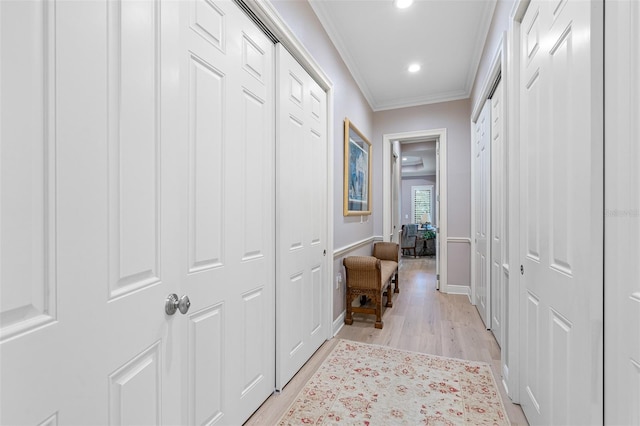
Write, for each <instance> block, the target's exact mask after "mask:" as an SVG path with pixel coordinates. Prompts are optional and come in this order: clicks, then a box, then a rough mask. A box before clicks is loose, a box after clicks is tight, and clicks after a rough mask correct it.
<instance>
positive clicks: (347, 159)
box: [343, 118, 372, 216]
mask: <svg viewBox="0 0 640 426" xmlns="http://www.w3.org/2000/svg"><path fill="white" fill-rule="evenodd" d="M371 153H372V147H371V142H369V140H368V139H367V138H366V137H365V136H364V135H363V134H362V132H360V130H358V128H357V127H356V126H354V125H353V123H351V121H350V120H349V119H348V118H345V119H344V179H343V180H344V203H343V206H344V207H343V212H344V216H362V215H370V214H371V164H372V155H371Z"/></svg>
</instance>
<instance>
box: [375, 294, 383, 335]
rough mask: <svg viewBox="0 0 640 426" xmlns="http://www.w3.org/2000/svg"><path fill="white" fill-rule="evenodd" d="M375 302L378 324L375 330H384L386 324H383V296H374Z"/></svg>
mask: <svg viewBox="0 0 640 426" xmlns="http://www.w3.org/2000/svg"><path fill="white" fill-rule="evenodd" d="M374 302H375V304H376V305H375V306H376V324H375V326H374V327H375V328H378V329H382V327H383V326H384V324H383V323H382V294H379V295H377V296H374Z"/></svg>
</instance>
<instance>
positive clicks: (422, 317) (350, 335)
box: [245, 257, 527, 425]
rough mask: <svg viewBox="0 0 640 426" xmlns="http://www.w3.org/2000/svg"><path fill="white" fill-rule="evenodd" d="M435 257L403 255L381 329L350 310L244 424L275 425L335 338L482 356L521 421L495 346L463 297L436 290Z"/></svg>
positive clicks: (515, 421) (520, 422) (511, 414)
mask: <svg viewBox="0 0 640 426" xmlns="http://www.w3.org/2000/svg"><path fill="white" fill-rule="evenodd" d="M435 268H436V264H435V259H434V258H428V257H425V258H417V259H413V258H410V257H403V258H402V260H401V263H400V277H399V280H400V294H397V295H395V297H394V301H393V308H385V311H384V312H383V316H382V319H383V321H384V328H383V329H382V330H376V329H375V328H374V327H373V323H374V317H373V316H372V315H363V314H354V322H353V325H350V326H347V325H345V326H344V327H343V328H342V329H341V330H340V332H339V333H338V335H337V336H336V338H334V339H332V340H329V341H327V342H325V344H324V345H323V346H322V347H320V349H318V351H317V352H316V353H315V354H314V356H313V357H312V358H311V359H310V360H309V361H308V362H307V363H306V364H305V365H304V367H302V369H301V370H300V372H298V374H297V375H296V376H294V378H293V379H292V380H291V382H289V384H288V385H287V386H286V387H285V388H284V391H283V392H282V393H281V394H280V395H272V396H271V397H269V399H268V400H267V401H266V402H265V403H264V404H263V405H262V406H261V407H260V409H259V410H258V411H256V413H254V415H253V416H252V417H251V418H250V419H249V420H248V421H247V422H246V423H245V424H246V425H268V424H269V425H270V424H275V422H276V421H277V420H278V419H279V417H280V415H281V414H282V413H284V411H285V410H286V409H287V408H288V407H289V405H290V404H291V402H293V400H294V398H295V396H296V395H297V393H298V391H299V390H300V389H301V388H302V387H303V386H304V384H305V383H306V382H307V380H308V379H309V377H311V375H313V373H314V372H315V371H316V369H317V368H318V367H319V366H320V364H321V363H322V361H323V360H324V359H325V357H326V356H327V354H328V353H329V352H330V351H331V349H333V347H334V346H335V344H336V343H337V341H338V339H339V338H342V339H349V340H355V341H359V342H365V343H373V344H378V345H384V346H389V347H393V348H398V349H403V350H409V351H416V352H423V353H429V354H434V355H441V356H446V357H452V358H461V359H468V360H474V361H482V362H486V363H489V364H491V369H492V370H493V373H494V377H495V379H496V382H497V383H498V388H499V389H500V391H501V392H502V400H503V402H504V405H505V408H506V410H507V414H508V416H509V420H510V421H511V423H512V424H513V425H526V424H527V421H526V419H525V417H524V414H523V413H522V410H521V409H520V406H518V405H514V404H511V403H510V402H509V398H508V397H507V396H506V394H505V392H504V388H503V386H502V385H501V384H500V348H499V347H498V345H497V343H496V341H495V339H494V337H493V335H492V334H491V332H490V331H487V330H485V328H484V325H483V324H482V321H481V319H480V316H479V315H478V312H477V311H476V308H475V307H474V306H473V305H471V304H470V303H469V299H468V298H467V296H463V295H446V294H442V293H440V292H439V291H436V290H435Z"/></svg>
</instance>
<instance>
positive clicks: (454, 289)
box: [447, 284, 471, 299]
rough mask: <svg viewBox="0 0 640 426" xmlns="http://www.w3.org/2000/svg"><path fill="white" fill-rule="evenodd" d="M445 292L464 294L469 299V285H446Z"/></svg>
mask: <svg viewBox="0 0 640 426" xmlns="http://www.w3.org/2000/svg"><path fill="white" fill-rule="evenodd" d="M447 294H464V295H465V296H467V297H469V299H471V287H469V286H466V285H451V284H449V285H447Z"/></svg>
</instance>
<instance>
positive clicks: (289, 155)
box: [276, 45, 330, 389]
mask: <svg viewBox="0 0 640 426" xmlns="http://www.w3.org/2000/svg"><path fill="white" fill-rule="evenodd" d="M277 52H278V53H277V55H278V60H277V62H278V82H279V86H278V96H279V99H278V106H279V112H278V123H279V124H278V125H279V128H278V134H279V139H278V150H277V151H278V154H277V155H278V157H277V164H278V178H277V179H278V181H277V186H278V193H279V194H280V195H279V197H278V212H279V213H278V214H279V218H278V243H277V244H278V254H279V260H278V271H277V276H278V285H279V287H278V296H277V299H278V306H279V309H278V312H277V324H278V326H277V327H278V332H277V336H278V343H277V379H276V388H278V389H281V388H282V387H284V385H285V384H286V383H287V382H288V381H289V380H290V379H291V377H293V375H294V374H295V373H296V372H297V371H298V370H299V369H300V367H302V365H303V364H304V363H305V362H306V361H307V360H308V359H309V358H310V357H311V355H312V354H313V353H314V352H315V351H316V349H318V347H320V345H321V344H322V343H323V342H324V341H325V339H326V338H327V333H328V331H327V330H326V327H327V326H326V324H327V323H328V321H327V318H326V317H325V315H326V314H327V312H328V310H327V303H328V301H327V291H326V287H325V286H326V285H327V276H326V269H327V262H326V257H325V255H326V235H325V233H324V230H325V229H326V224H327V217H326V211H327V207H326V202H327V178H326V173H327V136H326V130H325V129H326V94H325V92H324V91H323V90H322V89H321V88H320V87H319V86H318V84H317V83H316V82H315V81H313V79H312V78H311V76H309V74H308V73H307V72H306V71H305V70H304V69H303V68H302V67H301V66H300V65H299V64H298V63H297V62H296V61H295V59H293V57H292V56H291V55H290V54H289V53H288V52H287V51H286V50H285V49H284V48H283V47H282V46H280V45H278V47H277ZM301 159H304V161H303V160H301ZM329 285H330V284H329Z"/></svg>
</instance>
